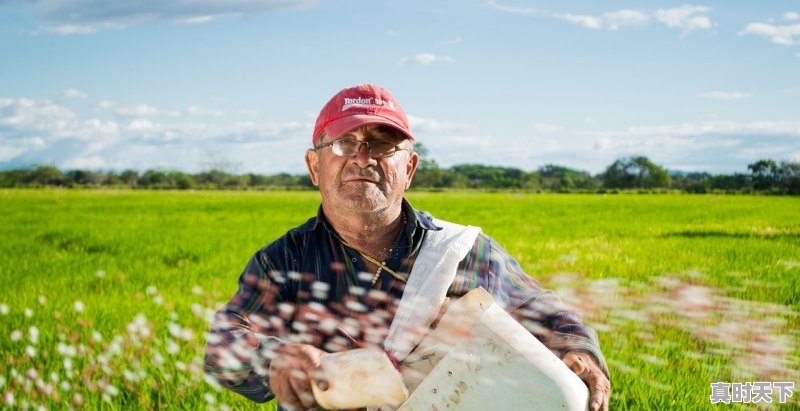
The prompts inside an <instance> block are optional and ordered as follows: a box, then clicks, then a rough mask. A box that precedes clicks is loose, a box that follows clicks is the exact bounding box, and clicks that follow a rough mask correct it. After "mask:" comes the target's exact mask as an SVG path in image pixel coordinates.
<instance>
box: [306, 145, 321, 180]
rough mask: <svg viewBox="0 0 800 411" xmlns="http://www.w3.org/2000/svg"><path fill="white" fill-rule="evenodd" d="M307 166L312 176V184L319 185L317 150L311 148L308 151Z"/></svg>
mask: <svg viewBox="0 0 800 411" xmlns="http://www.w3.org/2000/svg"><path fill="white" fill-rule="evenodd" d="M306 167H308V174H309V176H311V184H314V185H315V186H319V154H318V153H317V151H316V150H314V149H311V148H309V149H308V151H306Z"/></svg>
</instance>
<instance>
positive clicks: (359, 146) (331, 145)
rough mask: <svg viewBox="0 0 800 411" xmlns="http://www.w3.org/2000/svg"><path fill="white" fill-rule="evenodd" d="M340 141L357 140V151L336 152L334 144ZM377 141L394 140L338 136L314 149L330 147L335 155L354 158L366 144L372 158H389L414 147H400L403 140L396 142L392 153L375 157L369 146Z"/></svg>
mask: <svg viewBox="0 0 800 411" xmlns="http://www.w3.org/2000/svg"><path fill="white" fill-rule="evenodd" d="M340 141H352V142H355V143H356V144H357V146H356V151H355V154H353V155H352V156H340V155H339V154H336V152H334V151H333V145H334V144H336V143H338V142H340ZM375 141H380V142H383V143H389V144H392V142H391V141H386V140H381V139H375V140H368V141H360V140H356V139H352V138H337V139H336V140H333V141H330V142H327V143H325V144H320V145H318V146H316V147H314V151H317V150H320V149H323V148H325V147H330V148H331V152H332V153H333V155H335V156H337V157H344V158H353V157H358V153H360V152H361V146H362V145H366V146H367V153H368V154H369V156H370V158H389V157H391V156H393V155H395V154H397V152H398V151H408V152H412V151H413V149H410V148H403V147H400V144H402V142H401V143H400V144H395V145H394V147H393V148H394V151H392V152H391V153H390V154H387V155H383V156H380V157H375V156H373V155H372V153H371V152H370V147H369V143H370V142H375Z"/></svg>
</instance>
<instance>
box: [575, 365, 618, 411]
mask: <svg viewBox="0 0 800 411" xmlns="http://www.w3.org/2000/svg"><path fill="white" fill-rule="evenodd" d="M563 361H564V364H566V365H567V367H569V369H570V370H572V372H574V373H575V374H576V375H577V376H578V377H579V378H580V379H581V380H583V382H584V383H585V384H586V386H587V387H588V388H589V409H590V410H591V411H607V410H608V401H609V397H610V396H611V382H610V381H608V378H607V377H606V376H605V374H603V371H601V370H600V367H599V366H598V365H597V363H596V362H595V361H594V360H592V359H591V357H590V356H589V354H586V353H583V352H570V353H567V354H566V355H565V356H564V358H563Z"/></svg>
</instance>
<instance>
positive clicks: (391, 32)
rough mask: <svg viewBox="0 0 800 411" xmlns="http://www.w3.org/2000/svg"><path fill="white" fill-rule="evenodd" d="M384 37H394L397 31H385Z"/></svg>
mask: <svg viewBox="0 0 800 411" xmlns="http://www.w3.org/2000/svg"><path fill="white" fill-rule="evenodd" d="M386 35H387V36H389V37H394V36H396V35H397V31H395V30H386Z"/></svg>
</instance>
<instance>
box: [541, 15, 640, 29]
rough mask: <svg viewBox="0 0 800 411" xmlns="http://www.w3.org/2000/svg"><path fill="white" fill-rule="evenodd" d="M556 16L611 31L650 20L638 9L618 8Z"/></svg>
mask: <svg viewBox="0 0 800 411" xmlns="http://www.w3.org/2000/svg"><path fill="white" fill-rule="evenodd" d="M555 17H558V18H560V19H562V20H565V21H568V22H570V23H576V24H580V25H581V26H583V27H586V28H589V29H602V28H606V29H609V30H611V31H616V30H619V29H620V28H621V27H623V26H643V25H646V24H647V23H648V22H649V21H650V16H649V15H648V14H647V13H645V12H642V11H637V10H618V11H613V12H609V13H603V14H602V15H598V16H592V15H575V14H556V15H555Z"/></svg>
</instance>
